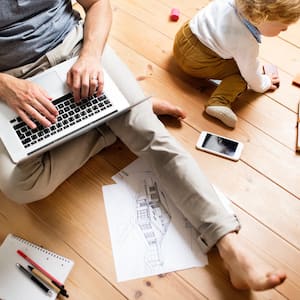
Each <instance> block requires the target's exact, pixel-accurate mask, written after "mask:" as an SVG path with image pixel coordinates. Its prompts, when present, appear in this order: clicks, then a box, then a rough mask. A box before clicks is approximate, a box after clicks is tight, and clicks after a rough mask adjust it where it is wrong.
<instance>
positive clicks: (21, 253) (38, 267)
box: [17, 250, 64, 288]
mask: <svg viewBox="0 0 300 300" xmlns="http://www.w3.org/2000/svg"><path fill="white" fill-rule="evenodd" d="M17 253H18V254H19V255H20V256H22V257H23V258H24V259H25V260H27V261H28V262H29V263H30V264H31V265H33V266H34V267H35V268H36V269H38V270H39V271H40V272H42V273H43V274H44V275H45V276H47V277H48V278H49V279H51V280H52V281H53V282H54V283H55V285H57V286H58V287H59V288H64V285H63V284H62V283H61V282H59V281H58V280H57V279H56V278H54V277H53V276H52V275H51V274H49V273H48V272H47V271H46V270H45V269H43V268H42V267H41V266H40V265H38V264H37V263H36V262H34V261H33V260H32V259H31V258H30V257H28V256H27V255H26V254H25V253H24V252H22V251H21V250H17Z"/></svg>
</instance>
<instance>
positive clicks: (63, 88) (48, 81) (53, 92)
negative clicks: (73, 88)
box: [30, 70, 70, 99]
mask: <svg viewBox="0 0 300 300" xmlns="http://www.w3.org/2000/svg"><path fill="white" fill-rule="evenodd" d="M30 80H32V81H34V82H35V83H37V84H38V85H40V86H41V87H43V88H44V89H45V90H46V91H47V92H48V94H49V95H50V96H51V97H52V98H53V99H57V98H59V97H61V96H63V95H65V94H67V93H69V92H70V90H69V88H68V86H67V84H66V83H65V82H63V81H62V80H61V78H60V77H59V75H58V74H57V72H56V71H55V70H53V71H48V72H45V73H42V74H40V75H38V76H35V77H33V78H31V79H30Z"/></svg>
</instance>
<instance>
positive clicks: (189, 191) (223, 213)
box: [0, 26, 240, 252]
mask: <svg viewBox="0 0 300 300" xmlns="http://www.w3.org/2000/svg"><path fill="white" fill-rule="evenodd" d="M79 27H80V26H79ZM74 32H75V33H74ZM74 32H73V33H71V34H70V35H69V36H68V37H67V38H66V40H65V42H64V44H62V45H64V46H58V47H57V48H56V49H54V50H52V51H51V52H50V53H48V54H47V55H46V56H45V57H43V58H41V59H40V63H41V66H43V67H42V68H45V67H47V66H46V65H47V63H46V62H47V60H48V67H49V66H50V65H51V62H50V60H52V61H55V62H59V61H60V60H61V59H60V58H61V53H66V52H68V51H64V50H65V47H68V46H67V45H70V44H73V45H75V46H74V47H75V48H76V47H77V46H78V43H77V41H80V40H81V38H82V31H81V29H80V28H77V29H76V30H74ZM74 41H75V42H74ZM70 48H72V47H70ZM78 49H79V47H78ZM73 50H74V48H72V49H69V54H70V55H73V54H76V53H75V52H76V51H73ZM63 56H65V54H64V55H63ZM68 56H69V55H68V54H67V56H66V57H68ZM102 64H103V67H104V68H105V69H106V71H107V72H108V73H109V75H110V76H111V77H112V78H113V80H114V81H115V82H116V83H117V85H118V87H119V88H120V90H121V91H122V92H123V94H124V95H125V96H126V97H127V99H128V100H129V101H130V102H132V103H135V102H136V101H138V100H140V99H141V98H144V97H145V95H144V93H143V91H142V89H141V88H140V86H139V85H138V84H137V82H136V80H135V78H134V76H133V75H132V73H131V72H130V71H129V69H128V68H127V67H126V65H124V63H122V61H121V60H120V59H119V58H118V57H117V56H116V54H115V53H114V52H113V50H112V49H110V48H109V47H106V49H105V51H104V53H103V57H102ZM32 66H33V68H30V67H29V66H24V68H17V69H16V70H14V72H16V73H15V74H20V73H19V72H21V73H22V74H23V75H22V76H24V74H29V73H30V74H31V73H34V72H36V71H37V70H38V66H37V65H36V64H32ZM22 69H23V71H22ZM24 70H25V71H24ZM107 125H108V127H107V126H104V127H101V128H98V129H95V130H91V131H90V132H89V133H87V134H85V135H83V136H81V137H79V138H77V139H74V140H72V141H68V142H67V143H65V144H63V145H61V146H59V147H57V148H55V149H54V150H51V151H49V152H47V153H45V154H43V155H41V156H39V157H35V158H33V159H31V160H28V161H26V162H23V163H21V164H18V165H16V164H14V163H13V162H12V161H11V160H10V158H9V156H8V154H7V152H6V150H5V149H4V146H3V144H2V143H0V166H1V168H0V189H1V191H2V192H3V193H5V194H6V195H7V197H9V198H11V199H12V200H14V201H17V202H19V203H28V202H32V201H35V200H39V199H42V198H44V197H46V196H47V195H49V194H50V193H52V192H53V191H54V190H55V189H56V188H57V186H59V185H60V184H61V183H62V182H63V181H64V180H65V179H67V178H68V177H69V176H70V175H71V174H72V173H73V172H74V171H76V170H77V169H79V168H80V167H81V166H82V165H83V164H84V163H85V162H86V161H87V160H88V159H89V158H90V157H92V156H93V155H95V154H96V153H97V152H99V151H100V150H101V149H103V148H104V147H106V146H107V145H110V144H111V143H113V142H114V141H115V136H118V137H119V138H120V139H121V140H122V141H123V142H124V143H125V144H126V145H127V146H128V147H129V149H130V150H131V151H132V152H134V153H135V154H137V155H138V156H140V157H143V158H144V159H146V161H148V163H149V164H150V165H152V166H153V168H154V169H155V170H156V172H157V175H158V176H159V178H160V181H161V184H162V186H164V188H165V190H166V193H167V194H168V196H169V197H170V199H171V200H172V201H174V204H175V205H176V206H177V207H178V208H179V209H180V210H181V211H182V213H183V214H184V215H185V217H186V218H187V219H188V220H189V221H190V222H191V223H192V224H193V226H194V227H195V228H196V229H197V230H198V232H199V244H200V246H201V247H202V249H203V251H204V252H207V251H208V250H209V249H210V248H211V247H213V246H214V245H215V243H216V242H217V241H218V240H219V239H220V238H221V237H222V236H224V235H225V234H226V233H228V232H231V231H238V230H239V228H240V224H239V222H238V220H237V218H236V216H235V215H234V214H233V213H230V212H228V211H227V210H226V209H225V208H224V206H223V204H222V203H221V202H220V201H219V199H218V197H217V195H216V193H215V191H214V189H213V187H212V186H211V184H210V183H209V182H208V180H207V179H206V177H205V176H204V174H203V173H202V172H201V170H200V169H199V167H198V166H197V163H196V162H195V161H194V160H193V158H192V157H191V156H190V155H189V154H188V153H187V152H186V151H185V150H184V149H183V148H182V147H181V146H180V145H179V144H178V143H177V141H176V140H175V139H174V138H173V137H171V136H170V134H169V133H168V131H167V130H166V128H165V127H164V126H163V124H162V123H161V122H160V121H159V119H158V118H157V117H156V115H155V114H154V113H153V111H152V105H151V103H150V101H146V102H144V103H142V104H140V105H137V106H135V107H134V108H133V109H132V110H131V111H129V112H128V113H126V114H123V115H121V116H119V117H117V118H115V119H113V120H111V121H110V122H108V124H107ZM112 132H113V133H112Z"/></svg>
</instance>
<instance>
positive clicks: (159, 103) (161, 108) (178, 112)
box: [151, 97, 186, 119]
mask: <svg viewBox="0 0 300 300" xmlns="http://www.w3.org/2000/svg"><path fill="white" fill-rule="evenodd" d="M151 100H152V109H153V112H154V113H155V114H157V115H169V116H172V117H175V118H177V119H184V118H185V117H186V113H185V111H183V110H182V109H181V108H180V107H178V106H175V105H173V104H172V103H170V102H168V101H166V100H163V99H161V98H156V97H152V98H151Z"/></svg>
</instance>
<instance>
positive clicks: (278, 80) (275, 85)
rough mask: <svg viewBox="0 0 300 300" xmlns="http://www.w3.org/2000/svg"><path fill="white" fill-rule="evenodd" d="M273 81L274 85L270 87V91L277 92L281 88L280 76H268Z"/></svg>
mask: <svg viewBox="0 0 300 300" xmlns="http://www.w3.org/2000/svg"><path fill="white" fill-rule="evenodd" d="M268 76H269V77H270V79H271V83H272V85H271V86H270V89H269V90H271V91H275V90H276V89H278V88H279V84H280V79H279V77H278V76H274V75H273V76H272V75H268Z"/></svg>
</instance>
